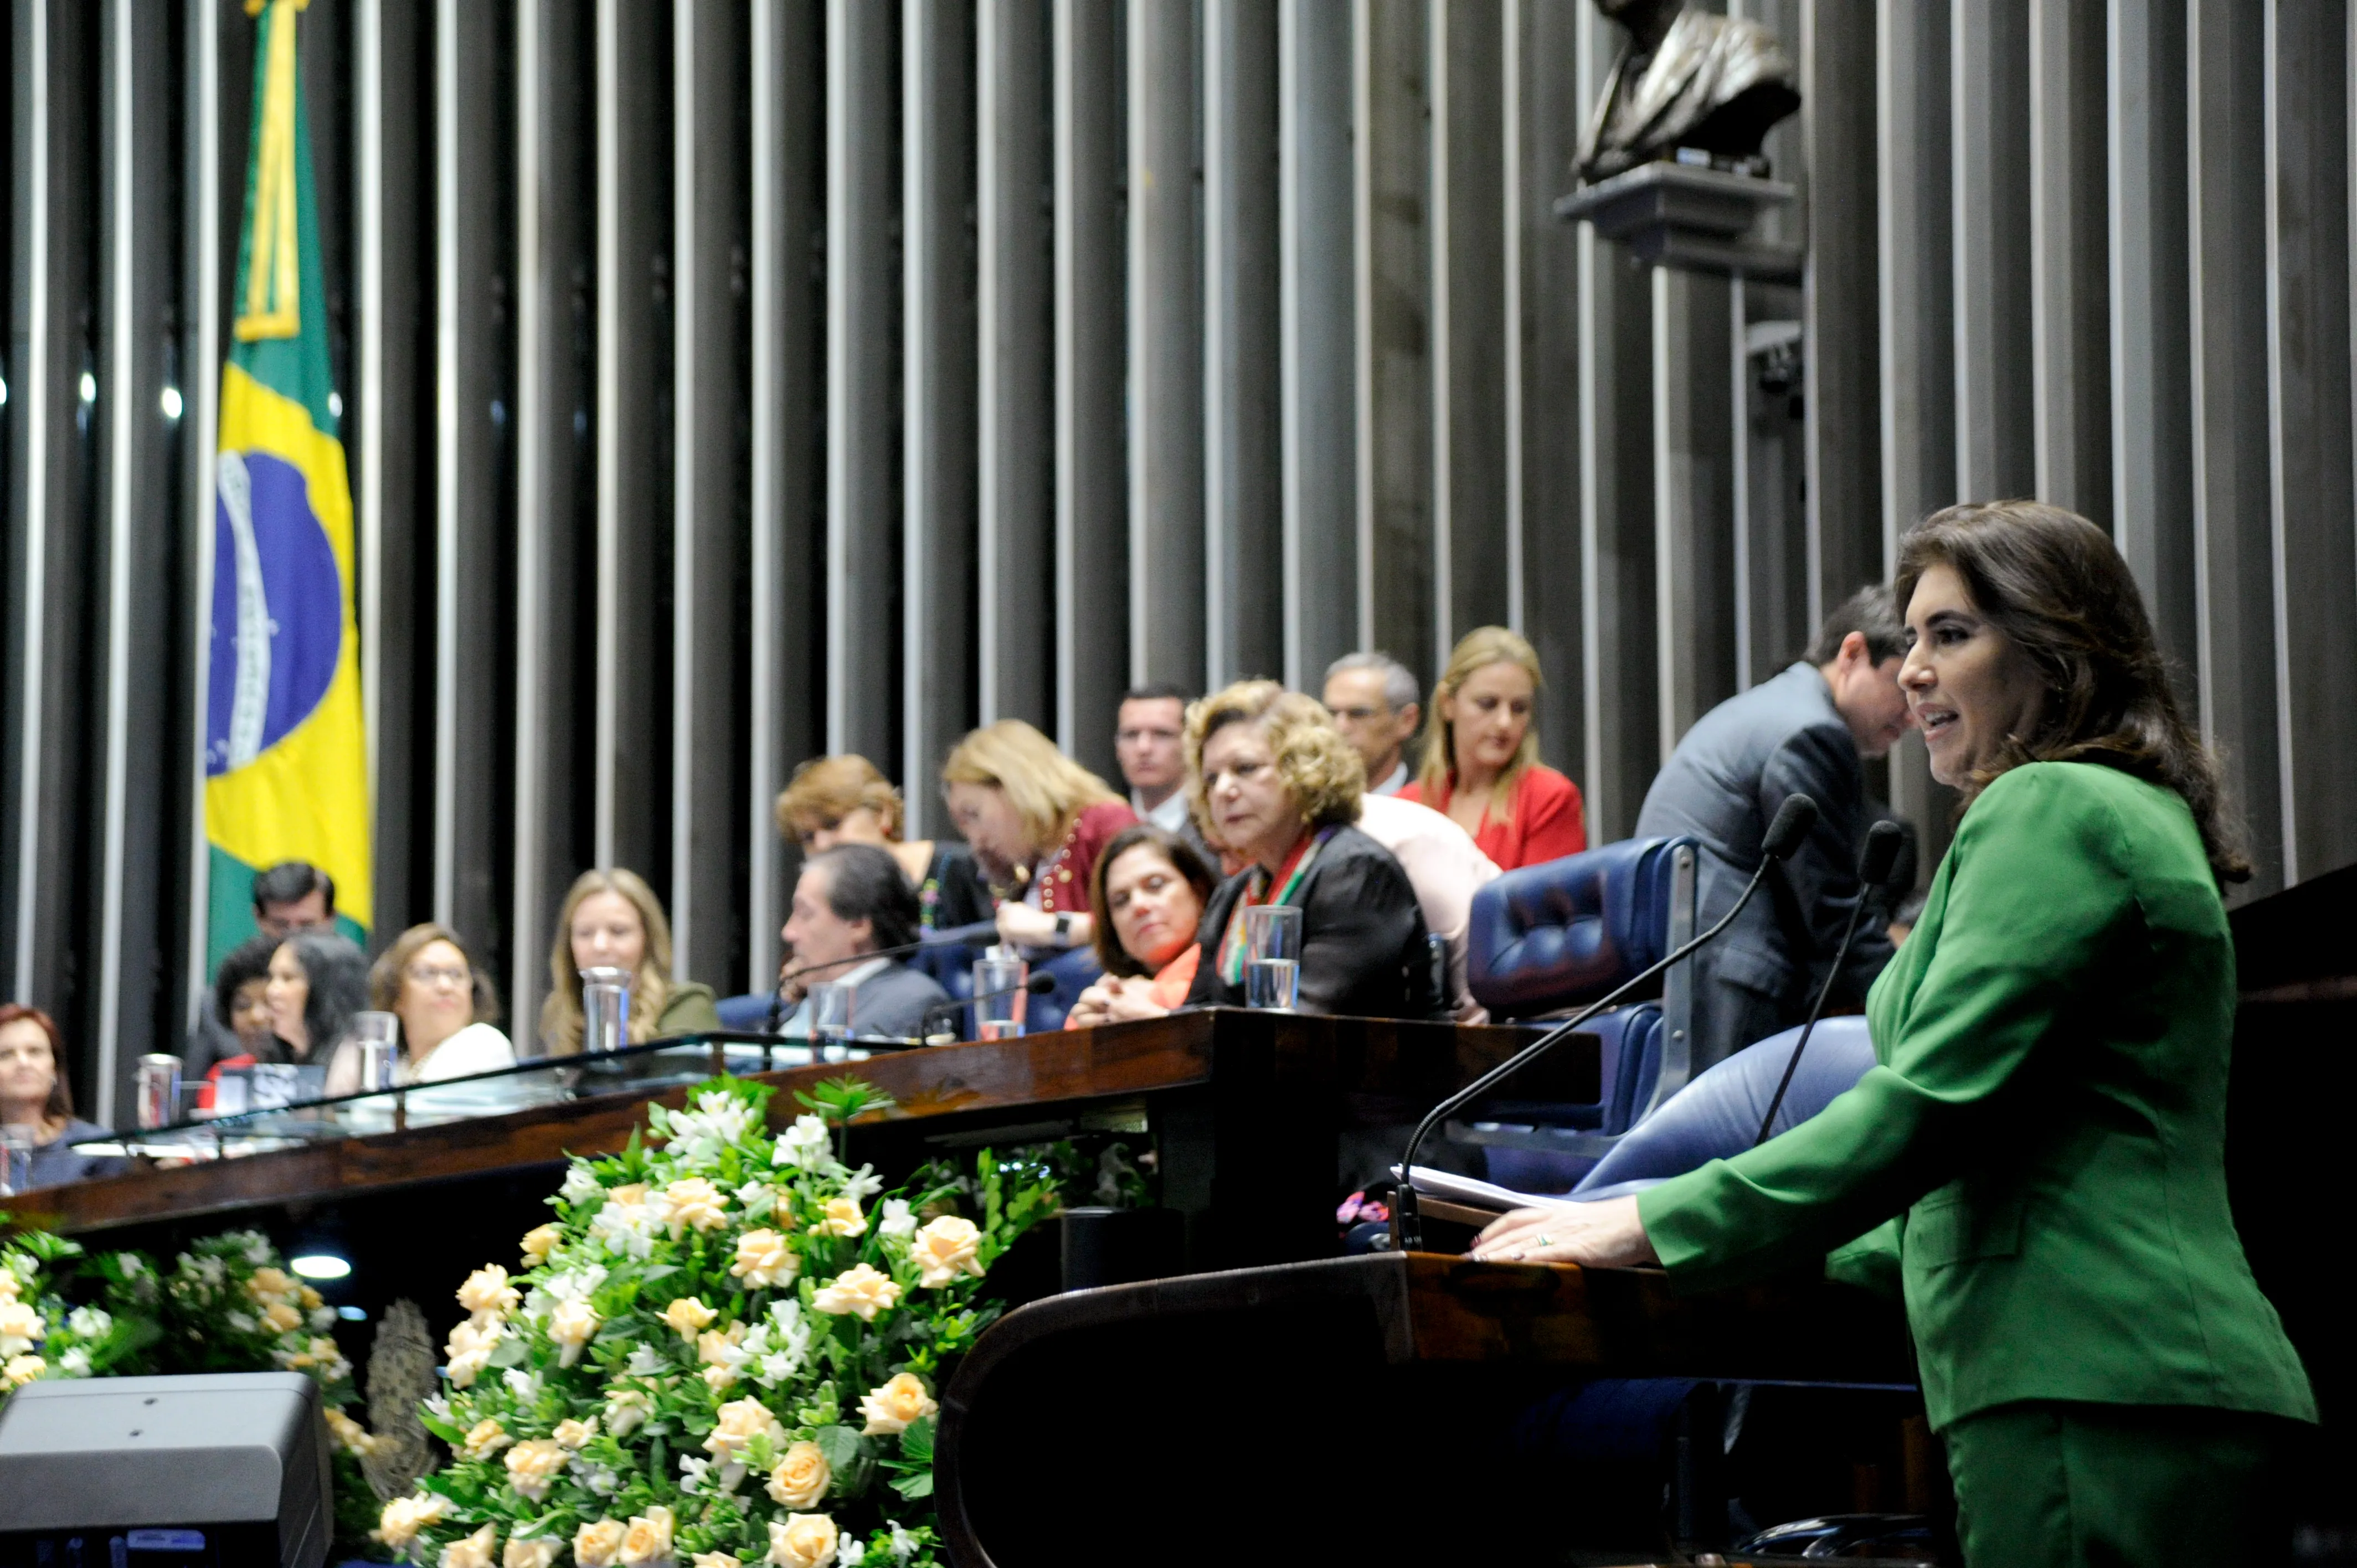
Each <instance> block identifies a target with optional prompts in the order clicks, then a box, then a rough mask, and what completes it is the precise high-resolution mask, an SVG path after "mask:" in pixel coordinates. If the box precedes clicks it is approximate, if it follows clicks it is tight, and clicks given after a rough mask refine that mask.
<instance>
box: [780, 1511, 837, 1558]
mask: <svg viewBox="0 0 2357 1568" xmlns="http://www.w3.org/2000/svg"><path fill="white" fill-rule="evenodd" d="M835 1544H836V1541H835V1534H834V1520H831V1519H829V1518H828V1517H827V1516H826V1515H824V1514H823V1513H790V1514H788V1515H787V1516H786V1517H785V1521H784V1522H783V1523H780V1522H779V1521H778V1520H770V1555H769V1556H768V1557H767V1558H766V1559H764V1561H766V1562H768V1563H773V1564H775V1565H776V1568H829V1564H831V1563H834V1549H835Z"/></svg>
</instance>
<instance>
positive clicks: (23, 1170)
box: [0, 1122, 33, 1197]
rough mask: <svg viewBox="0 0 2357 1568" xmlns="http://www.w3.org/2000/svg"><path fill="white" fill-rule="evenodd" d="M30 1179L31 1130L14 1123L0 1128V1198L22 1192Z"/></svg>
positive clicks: (31, 1170)
mask: <svg viewBox="0 0 2357 1568" xmlns="http://www.w3.org/2000/svg"><path fill="white" fill-rule="evenodd" d="M32 1179H33V1133H32V1130H31V1129H30V1128H27V1127H20V1126H17V1125H16V1123H14V1122H10V1123H8V1124H6V1125H5V1126H0V1197H14V1196H15V1195H16V1194H17V1193H20V1192H22V1191H24V1190H25V1187H26V1184H27V1183H28V1182H30V1181H31V1180H32Z"/></svg>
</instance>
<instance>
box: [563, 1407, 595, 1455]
mask: <svg viewBox="0 0 2357 1568" xmlns="http://www.w3.org/2000/svg"><path fill="white" fill-rule="evenodd" d="M596 1436H597V1417H596V1416H594V1415H593V1416H591V1417H590V1418H589V1419H588V1420H587V1421H571V1420H566V1421H560V1422H558V1423H556V1445H557V1446H558V1447H559V1448H565V1449H574V1448H586V1447H587V1446H588V1445H589V1441H590V1439H592V1438H594V1437H596Z"/></svg>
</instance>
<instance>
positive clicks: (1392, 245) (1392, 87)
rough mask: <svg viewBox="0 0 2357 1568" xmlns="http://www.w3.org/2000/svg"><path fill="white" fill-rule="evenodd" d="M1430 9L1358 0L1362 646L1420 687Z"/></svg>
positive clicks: (1427, 453)
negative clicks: (1410, 674) (1397, 665)
mask: <svg viewBox="0 0 2357 1568" xmlns="http://www.w3.org/2000/svg"><path fill="white" fill-rule="evenodd" d="M1427 5H1428V0H1427V4H1425V5H1420V4H1417V3H1415V0H1359V4H1358V7H1357V10H1356V16H1357V18H1358V28H1357V41H1356V43H1355V46H1354V48H1355V65H1356V76H1357V81H1356V86H1355V90H1354V96H1355V100H1356V102H1355V105H1354V115H1353V124H1354V125H1355V127H1356V134H1357V137H1358V147H1359V160H1358V190H1357V195H1356V205H1357V209H1358V216H1357V224H1358V231H1359V235H1358V249H1359V275H1358V312H1359V319H1358V338H1359V356H1358V377H1357V380H1358V394H1359V418H1358V455H1359V564H1360V571H1361V575H1360V579H1359V595H1360V617H1359V645H1360V646H1361V647H1362V648H1380V649H1383V650H1385V651H1387V652H1389V653H1390V654H1391V655H1392V656H1393V657H1394V658H1396V659H1398V660H1400V661H1401V662H1403V663H1405V665H1406V666H1407V667H1408V668H1409V669H1411V670H1413V671H1415V672H1416V675H1417V678H1418V680H1420V681H1421V682H1424V683H1425V684H1426V686H1429V685H1430V683H1431V682H1432V679H1433V676H1434V675H1435V674H1437V672H1438V666H1439V660H1441V659H1442V658H1443V657H1444V656H1445V655H1446V654H1447V652H1448V650H1446V649H1443V648H1436V647H1435V646H1434V632H1435V629H1436V628H1437V625H1438V618H1437V615H1436V614H1435V612H1434V602H1435V601H1434V583H1433V567H1434V565H1435V564H1436V562H1437V553H1436V547H1435V545H1434V542H1433V538H1434V525H1433V516H1432V506H1433V474H1434V469H1433V450H1432V436H1433V429H1434V425H1433V410H1432V394H1433V364H1434V356H1433V342H1432V330H1433V320H1432V281H1433V280H1432V275H1431V269H1432V260H1433V240H1432V198H1433V193H1432V191H1431V190H1430V188H1429V182H1430V179H1431V175H1432V166H1431V159H1430V157H1429V155H1428V153H1427V142H1428V137H1429V135H1430V134H1431V133H1430V127H1429V124H1427V122H1428V119H1429V113H1430V110H1431V108H1432V103H1431V88H1432V83H1431V80H1430V73H1431V52H1430V49H1429V48H1428V47H1427V44H1426V20H1427Z"/></svg>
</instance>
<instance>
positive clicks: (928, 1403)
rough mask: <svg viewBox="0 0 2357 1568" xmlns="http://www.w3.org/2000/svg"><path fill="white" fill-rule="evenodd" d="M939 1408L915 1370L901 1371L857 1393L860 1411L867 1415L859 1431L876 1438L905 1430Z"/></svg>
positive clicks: (864, 1435)
mask: <svg viewBox="0 0 2357 1568" xmlns="http://www.w3.org/2000/svg"><path fill="white" fill-rule="evenodd" d="M941 1408H942V1407H941V1406H940V1405H938V1404H935V1403H934V1402H933V1396H932V1395H931V1394H929V1393H927V1392H926V1391H925V1385H924V1384H922V1383H920V1382H919V1381H918V1380H917V1375H916V1374H915V1373H914V1372H902V1373H901V1374H900V1375H899V1377H897V1378H894V1379H893V1380H891V1381H889V1382H888V1383H886V1384H885V1385H884V1386H883V1387H882V1388H880V1389H870V1390H868V1391H867V1392H866V1393H865V1394H862V1395H861V1396H860V1399H859V1413H860V1414H862V1415H864V1416H866V1418H867V1424H866V1426H864V1427H861V1428H860V1429H859V1434H860V1435H861V1436H862V1437H876V1436H888V1435H889V1434H892V1433H895V1432H905V1431H907V1430H908V1427H909V1423H910V1422H912V1421H921V1420H923V1419H924V1418H925V1417H926V1416H929V1415H931V1414H932V1413H933V1412H935V1411H937V1410H939V1409H941Z"/></svg>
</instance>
